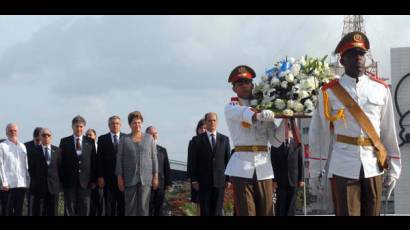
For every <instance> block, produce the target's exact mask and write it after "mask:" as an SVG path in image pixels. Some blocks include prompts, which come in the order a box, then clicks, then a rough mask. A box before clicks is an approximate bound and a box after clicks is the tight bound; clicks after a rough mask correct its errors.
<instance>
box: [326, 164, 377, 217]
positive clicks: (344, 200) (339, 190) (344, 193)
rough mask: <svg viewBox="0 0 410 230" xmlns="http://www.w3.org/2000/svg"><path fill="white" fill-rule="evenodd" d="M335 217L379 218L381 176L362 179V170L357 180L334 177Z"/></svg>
mask: <svg viewBox="0 0 410 230" xmlns="http://www.w3.org/2000/svg"><path fill="white" fill-rule="evenodd" d="M334 177H335V190H336V191H335V192H336V203H337V204H336V207H337V208H338V211H337V212H336V214H337V215H340V216H360V215H362V216H379V215H380V208H381V197H382V176H381V175H380V176H376V177H370V178H364V173H363V168H362V169H361V171H360V178H359V179H350V178H345V177H341V176H337V175H334Z"/></svg>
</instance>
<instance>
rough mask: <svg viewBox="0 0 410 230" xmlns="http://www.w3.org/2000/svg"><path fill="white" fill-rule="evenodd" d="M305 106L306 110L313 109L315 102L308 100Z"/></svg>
mask: <svg viewBox="0 0 410 230" xmlns="http://www.w3.org/2000/svg"><path fill="white" fill-rule="evenodd" d="M303 104H304V105H305V106H306V108H312V109H313V102H312V101H311V100H310V99H307V100H306V101H305V103H303Z"/></svg>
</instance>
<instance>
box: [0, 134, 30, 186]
mask: <svg viewBox="0 0 410 230" xmlns="http://www.w3.org/2000/svg"><path fill="white" fill-rule="evenodd" d="M0 180H1V183H2V184H1V186H2V187H8V188H26V187H27V186H28V184H29V180H30V176H29V173H28V164H27V150H26V146H25V145H24V144H23V143H20V142H17V144H14V143H13V142H11V141H9V140H5V141H3V142H2V143H0Z"/></svg>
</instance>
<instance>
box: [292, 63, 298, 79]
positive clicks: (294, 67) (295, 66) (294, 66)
mask: <svg viewBox="0 0 410 230" xmlns="http://www.w3.org/2000/svg"><path fill="white" fill-rule="evenodd" d="M290 72H291V73H292V74H293V75H295V76H297V75H298V74H299V72H300V64H298V63H295V64H294V65H293V66H292V68H291V69H290Z"/></svg>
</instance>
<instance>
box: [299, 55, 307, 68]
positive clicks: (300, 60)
mask: <svg viewBox="0 0 410 230" xmlns="http://www.w3.org/2000/svg"><path fill="white" fill-rule="evenodd" d="M299 63H300V64H301V65H302V66H304V65H306V60H305V57H304V56H302V57H301V58H300V59H299Z"/></svg>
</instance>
